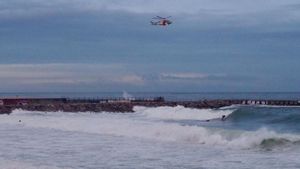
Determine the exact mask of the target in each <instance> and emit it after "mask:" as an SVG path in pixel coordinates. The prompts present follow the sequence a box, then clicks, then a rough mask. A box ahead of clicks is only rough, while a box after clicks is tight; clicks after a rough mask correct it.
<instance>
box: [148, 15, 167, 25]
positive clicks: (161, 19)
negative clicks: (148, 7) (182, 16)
mask: <svg viewBox="0 0 300 169" xmlns="http://www.w3.org/2000/svg"><path fill="white" fill-rule="evenodd" d="M168 18H171V16H168V17H166V18H164V17H160V16H156V17H154V18H152V19H155V20H158V21H151V22H150V23H151V24H152V25H155V26H168V25H170V24H172V21H170V20H169V19H168Z"/></svg>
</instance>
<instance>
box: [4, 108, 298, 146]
mask: <svg viewBox="0 0 300 169" xmlns="http://www.w3.org/2000/svg"><path fill="white" fill-rule="evenodd" d="M135 110H136V111H137V113H136V114H112V113H100V114H95V113H62V112H48V113H43V112H28V111H23V110H15V111H14V112H13V113H12V114H11V115H2V116H1V118H0V124H9V125H18V126H20V127H28V128H44V129H55V130H62V131H72V132H83V133H93V134H101V135H111V136H121V137H130V138H141V139H150V140H156V141H167V142H178V143H193V144H204V145H209V146H211V145H214V146H222V147H228V148H251V147H257V146H260V145H261V144H262V143H263V141H264V140H268V139H275V140H276V139H282V138H284V139H285V140H288V141H290V142H297V141H299V140H300V137H299V135H294V134H279V133H277V132H275V131H272V130H269V129H266V128H261V129H259V130H257V131H243V130H226V129H220V128H206V127H202V126H196V125H182V124H180V123H168V122H165V121H163V120H164V119H173V120H174V119H175V120H182V119H198V120H204V119H208V118H216V117H218V116H220V115H221V114H224V113H225V112H227V111H225V112H224V111H221V112H218V111H213V110H200V111H198V110H193V109H186V108H182V107H175V108H170V107H160V108H143V107H137V108H135ZM169 111H171V112H169ZM168 112H169V113H168ZM164 113H166V114H164ZM227 113H228V114H229V113H230V112H229V111H228V112H227ZM201 114H203V116H204V117H202V116H201ZM135 117H137V118H135ZM153 118H158V119H163V120H161V121H153V120H151V119H153ZM19 120H21V122H19Z"/></svg>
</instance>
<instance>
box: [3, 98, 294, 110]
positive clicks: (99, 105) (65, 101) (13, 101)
mask: <svg viewBox="0 0 300 169" xmlns="http://www.w3.org/2000/svg"><path fill="white" fill-rule="evenodd" d="M231 105H270V106H299V107H300V100H247V99H245V100H243V99H241V100H199V101H165V100H164V98H163V97H157V98H131V99H123V98H114V99H99V98H84V99H82V98H81V99H69V98H48V99H47V98H2V99H0V114H10V113H11V112H12V111H13V110H15V109H23V110H28V111H48V112H57V111H62V112H120V113H125V112H133V107H134V106H145V107H159V106H171V107H174V106H184V107H187V108H196V109H204V108H210V109H216V108H220V107H224V106H231Z"/></svg>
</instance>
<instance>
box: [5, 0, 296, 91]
mask: <svg viewBox="0 0 300 169" xmlns="http://www.w3.org/2000/svg"><path fill="white" fill-rule="evenodd" d="M157 15H159V16H172V17H171V18H170V19H171V20H172V21H173V24H171V25H169V26H167V27H160V26H152V25H151V24H150V21H151V19H152V18H153V17H155V16H157ZM299 27H300V2H299V1H298V0H285V1H278V0H265V1H262V0H226V1H224V0H185V1H182V0H151V1H149V0H51V1H49V0H26V1H24V0H1V1H0V82H1V84H0V92H61V91H67V92H74V91H79V92H96V91H97V92H114V91H134V92H294V91H300V85H299V84H300V78H299V77H300V75H299V72H300V66H299V63H300V57H299V53H300V29H299Z"/></svg>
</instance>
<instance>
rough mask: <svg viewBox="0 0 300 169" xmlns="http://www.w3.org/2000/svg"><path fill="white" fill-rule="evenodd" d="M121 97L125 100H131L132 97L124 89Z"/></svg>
mask: <svg viewBox="0 0 300 169" xmlns="http://www.w3.org/2000/svg"><path fill="white" fill-rule="evenodd" d="M122 97H123V99H126V100H131V99H133V98H134V97H133V96H132V95H131V94H129V93H128V92H126V91H123V94H122Z"/></svg>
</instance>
